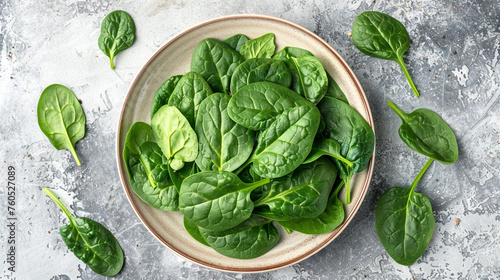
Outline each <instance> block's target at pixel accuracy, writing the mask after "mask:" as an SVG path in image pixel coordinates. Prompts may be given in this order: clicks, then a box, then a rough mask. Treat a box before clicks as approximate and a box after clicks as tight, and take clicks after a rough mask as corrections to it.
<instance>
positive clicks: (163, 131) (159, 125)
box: [151, 105, 198, 170]
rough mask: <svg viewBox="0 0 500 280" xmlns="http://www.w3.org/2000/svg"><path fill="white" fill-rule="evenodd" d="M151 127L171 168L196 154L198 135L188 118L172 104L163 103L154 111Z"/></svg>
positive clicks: (193, 157)
mask: <svg viewBox="0 0 500 280" xmlns="http://www.w3.org/2000/svg"><path fill="white" fill-rule="evenodd" d="M151 127H152V128H153V134H154V136H155V139H156V142H157V144H158V146H160V148H161V150H162V152H163V154H164V155H165V156H166V157H167V160H168V162H169V164H170V167H172V169H173V170H179V169H181V168H182V167H183V166H184V162H191V161H194V160H195V159H196V157H197V156H198V137H197V136H196V132H194V130H193V128H191V125H190V124H189V122H188V120H187V119H186V118H185V117H184V115H182V113H181V112H180V111H179V110H178V109H177V108H176V107H174V106H169V105H165V106H163V107H161V108H160V110H158V112H156V114H155V115H154V116H153V119H152V120H151Z"/></svg>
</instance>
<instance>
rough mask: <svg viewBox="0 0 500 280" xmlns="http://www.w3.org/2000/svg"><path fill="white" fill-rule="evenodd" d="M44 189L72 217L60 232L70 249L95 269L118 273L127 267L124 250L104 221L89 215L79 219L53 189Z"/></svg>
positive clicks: (112, 273)
mask: <svg viewBox="0 0 500 280" xmlns="http://www.w3.org/2000/svg"><path fill="white" fill-rule="evenodd" d="M43 191H44V192H45V193H46V194H47V195H48V196H49V197H50V198H52V199H53V200H54V201H55V202H56V204H57V205H58V206H59V207H60V208H61V210H62V211H63V212H64V214H66V216H67V217H68V219H69V225H64V226H62V227H61V229H60V230H59V232H60V233H61V237H62V239H63V241H64V243H65V244H66V246H68V248H69V249H70V250H71V252H73V254H75V256H76V257H77V258H79V259H80V260H82V261H83V262H84V263H85V264H87V265H88V266H89V267H90V268H91V269H92V270H93V271H94V272H96V273H99V274H101V275H104V276H114V275H116V274H118V272H120V270H121V269H122V267H123V260H124V259H123V250H122V248H121V247H120V244H118V241H117V240H116V238H115V237H114V236H113V234H112V233H111V232H110V231H109V230H108V229H107V228H105V227H104V226H103V225H101V224H100V223H98V222H96V221H94V220H91V219H89V218H85V217H82V218H77V217H74V216H73V215H71V213H70V212H69V210H68V209H67V208H66V206H64V204H62V202H61V201H60V200H59V199H58V198H57V197H56V196H55V195H54V193H52V192H51V191H50V190H49V189H47V188H43Z"/></svg>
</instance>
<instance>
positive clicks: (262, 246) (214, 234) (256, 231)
mask: <svg viewBox="0 0 500 280" xmlns="http://www.w3.org/2000/svg"><path fill="white" fill-rule="evenodd" d="M200 231H201V234H202V236H203V238H204V240H206V242H207V243H208V245H209V246H210V247H212V248H213V249H214V250H215V251H217V252H219V253H220V254H222V255H224V256H228V257H231V258H237V259H253V258H257V257H259V256H262V255H264V254H265V253H267V252H268V251H269V250H271V249H272V248H273V247H274V245H276V243H278V240H279V238H280V234H279V231H278V229H277V228H276V227H275V226H274V225H273V224H272V221H271V220H266V219H264V218H261V217H258V216H255V215H252V216H250V218H248V219H247V220H245V221H243V222H242V223H241V224H239V225H237V226H235V227H233V228H231V229H228V230H224V231H208V230H205V229H200Z"/></svg>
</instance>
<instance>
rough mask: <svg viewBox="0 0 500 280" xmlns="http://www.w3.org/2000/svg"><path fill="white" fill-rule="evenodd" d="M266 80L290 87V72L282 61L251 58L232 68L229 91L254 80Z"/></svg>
mask: <svg viewBox="0 0 500 280" xmlns="http://www.w3.org/2000/svg"><path fill="white" fill-rule="evenodd" d="M263 81H268V82H272V83H276V84H280V85H282V86H285V87H290V85H291V84H292V74H290V70H288V68H287V66H286V65H285V63H284V62H283V61H280V60H275V59H271V58H251V59H248V60H246V61H245V62H243V63H242V64H240V66H238V67H237V68H236V70H234V73H233V77H232V78H231V93H232V94H235V93H236V92H237V91H238V90H239V89H240V88H242V87H244V86H246V85H248V84H251V83H255V82H263Z"/></svg>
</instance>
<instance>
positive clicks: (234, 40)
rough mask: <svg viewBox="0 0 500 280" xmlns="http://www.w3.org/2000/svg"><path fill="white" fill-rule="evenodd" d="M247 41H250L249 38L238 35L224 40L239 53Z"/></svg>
mask: <svg viewBox="0 0 500 280" xmlns="http://www.w3.org/2000/svg"><path fill="white" fill-rule="evenodd" d="M246 41H248V37H247V36H245V35H243V34H236V35H233V36H231V37H229V38H227V39H224V43H226V44H227V45H228V46H230V47H231V48H232V49H234V50H235V51H237V52H239V51H240V48H241V46H243V44H245V42H246Z"/></svg>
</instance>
